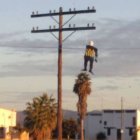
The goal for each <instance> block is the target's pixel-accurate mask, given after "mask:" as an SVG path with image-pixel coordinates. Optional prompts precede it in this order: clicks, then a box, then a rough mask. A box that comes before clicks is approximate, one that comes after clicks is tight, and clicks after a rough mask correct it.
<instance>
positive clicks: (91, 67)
mask: <svg viewBox="0 0 140 140" xmlns="http://www.w3.org/2000/svg"><path fill="white" fill-rule="evenodd" d="M93 62H94V58H92V57H91V58H90V68H89V72H91V73H92V74H93V71H92V69H93Z"/></svg>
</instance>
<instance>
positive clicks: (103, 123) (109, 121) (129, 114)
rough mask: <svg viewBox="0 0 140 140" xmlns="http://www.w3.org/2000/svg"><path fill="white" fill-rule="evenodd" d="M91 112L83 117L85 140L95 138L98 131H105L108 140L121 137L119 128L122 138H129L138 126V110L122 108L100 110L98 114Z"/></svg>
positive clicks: (139, 116) (128, 139) (139, 114)
mask: <svg viewBox="0 0 140 140" xmlns="http://www.w3.org/2000/svg"><path fill="white" fill-rule="evenodd" d="M93 114H94V112H92V113H89V114H88V115H87V118H86V119H85V138H86V139H87V140H93V139H95V138H96V135H97V133H99V132H105V134H106V136H107V139H108V140H117V139H119V138H120V137H121V130H123V133H122V138H123V139H125V140H131V139H132V136H133V131H134V130H135V128H136V127H138V126H140V121H139V119H138V118H140V112H139V111H136V110H124V111H123V112H121V110H104V111H103V112H100V115H93ZM99 122H100V123H99ZM139 136H140V133H139V134H138V137H139ZM139 138H140V137H139ZM139 140H140V139H139Z"/></svg>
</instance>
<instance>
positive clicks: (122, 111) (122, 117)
mask: <svg viewBox="0 0 140 140" xmlns="http://www.w3.org/2000/svg"><path fill="white" fill-rule="evenodd" d="M123 127H124V110H123V97H121V130H120V131H121V140H123V134H124V129H123Z"/></svg>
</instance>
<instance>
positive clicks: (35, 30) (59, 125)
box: [31, 7, 96, 140]
mask: <svg viewBox="0 0 140 140" xmlns="http://www.w3.org/2000/svg"><path fill="white" fill-rule="evenodd" d="M95 12H96V10H95V8H94V7H92V8H91V9H90V8H89V7H88V9H87V10H76V9H74V10H71V9H69V11H63V9H62V7H60V8H59V12H55V11H54V12H52V11H50V12H49V13H46V14H39V13H38V12H36V13H34V12H33V13H32V15H31V18H37V17H51V18H52V19H53V20H54V21H55V22H56V23H58V25H59V27H58V28H55V27H54V28H51V26H50V28H49V29H38V27H37V28H33V29H32V31H31V33H47V32H48V33H51V34H52V35H53V36H54V37H55V38H56V39H58V112H57V130H58V131H57V132H58V140H62V43H63V41H65V40H66V39H67V38H68V37H70V36H71V35H72V34H73V33H75V32H76V31H81V30H95V29H96V28H95V26H94V24H93V23H92V25H91V26H90V24H87V26H84V27H75V24H74V25H73V27H72V26H71V25H70V24H69V27H65V28H64V25H66V24H67V23H68V22H69V21H70V20H71V19H72V18H73V17H74V16H75V15H77V14H84V13H85V14H88V13H95ZM64 15H72V17H71V18H70V19H69V20H67V21H66V22H65V23H63V16H64ZM55 16H59V21H57V20H56V19H55V18H54V17H55ZM63 31H71V33H70V34H69V35H68V36H67V37H66V38H65V39H63V34H62V33H63ZM54 32H58V33H59V37H57V36H55V34H54Z"/></svg>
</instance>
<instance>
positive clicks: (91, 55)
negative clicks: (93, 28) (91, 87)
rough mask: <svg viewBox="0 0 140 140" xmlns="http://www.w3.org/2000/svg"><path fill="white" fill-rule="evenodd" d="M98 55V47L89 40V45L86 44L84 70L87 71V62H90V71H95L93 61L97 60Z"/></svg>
mask: <svg viewBox="0 0 140 140" xmlns="http://www.w3.org/2000/svg"><path fill="white" fill-rule="evenodd" d="M97 57H98V49H97V48H95V47H94V42H93V41H89V43H88V45H86V50H85V55H84V69H83V71H87V64H88V61H89V62H90V64H89V72H90V73H92V74H94V73H93V71H92V70H93V63H94V61H95V62H97Z"/></svg>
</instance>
